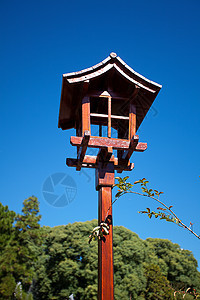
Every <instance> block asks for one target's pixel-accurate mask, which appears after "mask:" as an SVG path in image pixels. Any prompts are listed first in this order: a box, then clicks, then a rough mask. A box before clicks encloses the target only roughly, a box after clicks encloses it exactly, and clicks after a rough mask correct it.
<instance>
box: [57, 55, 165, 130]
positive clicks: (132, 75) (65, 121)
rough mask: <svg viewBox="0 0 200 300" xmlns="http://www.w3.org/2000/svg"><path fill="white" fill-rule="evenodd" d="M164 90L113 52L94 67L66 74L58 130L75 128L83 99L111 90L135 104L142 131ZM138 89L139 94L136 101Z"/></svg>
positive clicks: (111, 92) (63, 82) (64, 75)
mask: <svg viewBox="0 0 200 300" xmlns="http://www.w3.org/2000/svg"><path fill="white" fill-rule="evenodd" d="M161 87H162V86H161V85H160V84H157V83H155V82H153V81H151V80H149V79H147V78H145V77H144V76H142V75H140V74H139V73H137V72H135V71H134V70H133V69H132V68H131V67H129V66H128V65H127V64H126V63H125V62H124V61H123V60H122V59H121V58H120V57H119V56H117V55H116V54H115V53H113V52H112V53H111V54H110V56H109V57H107V58H106V59H104V60H103V61H102V62H100V63H99V64H97V65H95V66H93V67H91V68H87V69H84V70H82V71H79V72H72V73H67V74H63V80H62V91H61V100H60V112H59V122H58V127H59V128H62V129H63V130H64V129H70V128H75V127H76V120H77V118H79V115H78V113H77V112H78V110H79V109H80V107H81V102H82V99H83V97H84V96H86V95H88V96H93V95H101V94H102V93H103V92H104V91H108V93H109V94H110V95H111V97H112V98H113V99H115V98H117V99H119V98H120V99H121V100H122V101H129V102H132V103H133V104H135V106H136V115H137V129H138V128H139V126H140V124H141V123H142V121H143V119H144V117H145V116H146V114H147V112H148V110H149V109H150V107H151V105H152V103H153V101H154V100H155V98H156V96H157V94H158V92H159V91H160V89H161ZM136 88H138V90H139V92H138V93H137V97H135V98H133V95H134V91H135V89H136ZM113 101H114V100H113Z"/></svg>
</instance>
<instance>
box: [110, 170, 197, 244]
mask: <svg viewBox="0 0 200 300" xmlns="http://www.w3.org/2000/svg"><path fill="white" fill-rule="evenodd" d="M128 178H129V176H126V177H124V178H121V177H116V179H117V180H118V183H117V184H115V185H114V186H116V187H117V188H118V191H117V193H116V195H115V200H114V201H113V203H112V205H113V204H114V203H115V202H116V201H117V200H118V199H119V198H120V197H121V196H123V195H125V194H135V195H139V196H143V197H149V198H151V199H152V200H154V201H156V202H158V203H159V205H160V206H159V207H158V208H157V211H151V209H150V208H149V207H147V209H146V210H144V211H139V213H141V214H147V216H148V217H149V218H150V219H151V218H152V216H154V217H155V218H159V219H160V220H166V221H167V222H172V223H175V224H177V225H178V226H180V227H182V228H184V229H187V230H188V231H189V232H190V233H192V234H193V235H194V236H195V237H197V238H198V239H200V235H198V234H196V233H195V232H194V231H193V223H191V222H190V225H189V226H187V225H186V224H184V223H183V222H182V221H181V220H180V219H179V217H178V216H177V215H176V214H175V212H174V211H173V210H172V207H173V206H172V205H170V206H167V205H166V204H165V203H164V202H163V201H161V200H160V195H161V194H163V192H159V191H157V190H153V189H149V188H148V187H147V184H148V183H149V181H148V180H146V178H143V179H140V180H137V181H135V182H134V184H131V183H129V182H127V179H128ZM137 184H140V186H141V190H142V193H140V192H136V191H134V190H133V187H134V186H135V185H137Z"/></svg>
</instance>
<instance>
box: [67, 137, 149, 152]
mask: <svg viewBox="0 0 200 300" xmlns="http://www.w3.org/2000/svg"><path fill="white" fill-rule="evenodd" d="M135 137H136V135H135ZM82 139H83V138H82V137H79V136H71V139H70V143H71V145H72V146H81V143H82ZM129 146H130V141H129V140H125V139H114V138H106V137H94V136H93V137H90V140H89V142H88V147H90V148H106V147H112V148H113V149H117V150H128V149H129ZM146 149H147V143H138V144H137V146H136V148H135V150H134V151H136V152H143V151H145V150H146Z"/></svg>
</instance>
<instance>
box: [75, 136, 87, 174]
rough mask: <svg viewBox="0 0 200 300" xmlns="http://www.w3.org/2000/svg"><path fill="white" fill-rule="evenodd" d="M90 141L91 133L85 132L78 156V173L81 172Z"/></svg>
mask: <svg viewBox="0 0 200 300" xmlns="http://www.w3.org/2000/svg"><path fill="white" fill-rule="evenodd" d="M89 140H90V132H89V131H85V133H84V137H83V139H82V143H81V147H80V148H79V151H78V155H77V167H76V171H80V170H81V164H82V162H83V160H84V157H85V153H86V151H87V146H88V142H89Z"/></svg>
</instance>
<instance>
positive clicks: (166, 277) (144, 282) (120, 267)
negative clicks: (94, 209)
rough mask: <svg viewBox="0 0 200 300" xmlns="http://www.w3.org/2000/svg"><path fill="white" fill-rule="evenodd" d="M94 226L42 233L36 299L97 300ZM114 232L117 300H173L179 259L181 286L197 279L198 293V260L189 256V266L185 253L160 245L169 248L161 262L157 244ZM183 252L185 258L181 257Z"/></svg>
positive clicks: (71, 226)
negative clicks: (91, 235) (71, 299)
mask: <svg viewBox="0 0 200 300" xmlns="http://www.w3.org/2000/svg"><path fill="white" fill-rule="evenodd" d="M96 225H97V221H95V220H93V221H87V222H84V223H80V222H76V223H74V224H68V225H67V226H57V227H53V228H50V227H45V228H44V232H45V235H46V238H45V239H44V243H43V245H42V247H41V248H40V249H41V254H40V255H39V257H38V261H37V267H36V273H37V279H36V282H35V286H34V299H36V300H39V299H41V300H43V299H45V300H48V299H54V300H61V299H65V298H67V297H69V295H71V294H72V293H73V294H74V297H75V299H80V300H82V299H97V281H98V251H97V243H96V242H93V243H91V244H88V235H89V233H90V232H91V230H92V228H94V227H95V226H96ZM113 231H114V235H113V250H114V283H115V299H116V300H121V299H136V300H142V299H143V300H144V299H153V296H152V295H154V294H156V293H157V292H159V294H158V293H157V295H158V296H156V297H157V298H155V299H170V297H171V294H170V293H171V290H170V286H173V287H175V286H177V285H176V284H177V280H176V276H174V277H173V276H172V274H173V273H172V271H171V269H170V267H169V265H170V261H171V262H173V261H174V259H175V257H179V259H178V260H177V266H176V269H177V270H179V277H178V283H181V284H182V285H181V286H187V287H189V286H190V285H191V278H192V280H193V279H194V277H196V281H194V283H193V286H194V288H196V289H198V288H199V283H200V280H199V272H198V270H197V264H196V260H195V259H194V257H193V255H192V254H191V253H189V254H190V255H189V256H191V258H189V260H185V259H186V257H185V256H187V255H188V252H187V250H180V247H177V245H176V244H173V243H172V242H170V241H167V240H166V241H165V240H160V242H163V243H165V242H166V243H165V253H164V254H163V256H162V255H161V253H160V252H159V251H158V250H157V247H156V243H155V241H154V239H147V240H146V241H144V240H142V239H140V238H139V237H138V235H137V234H135V233H133V232H132V231H130V230H128V229H126V228H124V227H122V226H119V227H118V226H115V227H114V228H113ZM163 247H164V246H163ZM180 251H182V252H183V253H184V255H183V256H181V255H182V254H181V252H180ZM167 253H168V254H167ZM166 256H168V260H167V258H166ZM188 262H189V263H188ZM186 265H187V271H186V272H185V271H184V268H185V266H186ZM186 273H188V276H187V274H186ZM154 277H155V279H154ZM190 277H191V278H190ZM154 281H155V284H154ZM108 284H109V283H108ZM154 285H155V286H154ZM163 295H165V296H166V298H164V296H163ZM162 296H163V298H159V297H162ZM147 297H149V298H147ZM186 299H187V298H186Z"/></svg>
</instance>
